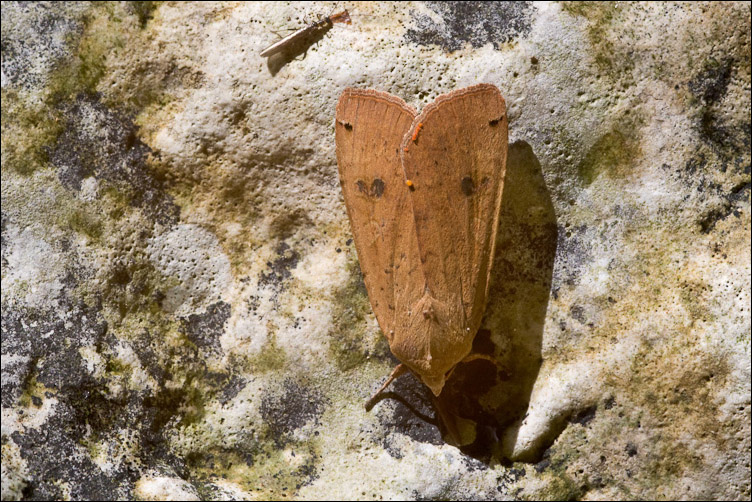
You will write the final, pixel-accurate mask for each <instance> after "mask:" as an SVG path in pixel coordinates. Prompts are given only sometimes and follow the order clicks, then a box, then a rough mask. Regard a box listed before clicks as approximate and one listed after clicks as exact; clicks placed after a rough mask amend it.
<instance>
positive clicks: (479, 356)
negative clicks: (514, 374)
mask: <svg viewBox="0 0 752 502" xmlns="http://www.w3.org/2000/svg"><path fill="white" fill-rule="evenodd" d="M477 359H485V360H486V361H488V362H490V363H494V365H495V366H498V364H497V362H496V359H494V358H493V356H489V355H486V354H479V353H478V352H475V353H470V354H468V355H467V356H465V358H464V359H463V360H462V361H460V363H469V362H470V361H475V360H477Z"/></svg>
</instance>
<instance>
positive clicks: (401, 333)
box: [390, 293, 472, 395]
mask: <svg viewBox="0 0 752 502" xmlns="http://www.w3.org/2000/svg"><path fill="white" fill-rule="evenodd" d="M409 310H410V312H411V315H407V312H405V317H404V318H403V322H402V323H401V326H402V329H400V330H398V331H397V333H395V335H394V338H393V339H392V340H390V347H391V349H392V352H393V353H394V355H395V356H397V358H398V359H399V360H400V361H402V362H403V363H405V364H407V365H408V366H409V367H410V368H411V369H412V370H413V371H414V372H415V373H416V374H418V375H419V376H420V377H421V379H422V380H423V382H424V383H425V384H426V385H428V386H429V387H430V388H431V390H432V391H433V392H434V393H435V394H436V395H438V392H441V388H442V387H443V386H444V382H445V380H446V376H447V374H448V373H449V372H450V371H451V370H452V368H454V366H455V365H456V364H457V363H458V362H459V361H461V360H462V358H464V357H465V356H466V355H467V354H468V353H469V352H470V349H471V347H472V337H468V336H466V333H465V331H466V330H465V328H464V323H463V322H461V321H462V319H463V316H462V313H461V312H455V311H453V310H452V309H450V308H449V307H448V306H447V305H446V304H444V303H442V302H440V301H438V300H436V299H435V298H433V297H432V296H431V295H430V294H429V293H425V294H424V295H423V297H422V298H421V299H420V300H419V301H418V302H416V303H415V304H414V305H413V306H412V307H411V308H410V309H409Z"/></svg>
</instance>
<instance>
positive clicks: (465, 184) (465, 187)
mask: <svg viewBox="0 0 752 502" xmlns="http://www.w3.org/2000/svg"><path fill="white" fill-rule="evenodd" d="M462 193H464V194H465V195H467V196H468V197H470V196H471V195H472V194H473V193H475V183H473V179H472V178H471V177H470V176H465V177H464V178H462Z"/></svg>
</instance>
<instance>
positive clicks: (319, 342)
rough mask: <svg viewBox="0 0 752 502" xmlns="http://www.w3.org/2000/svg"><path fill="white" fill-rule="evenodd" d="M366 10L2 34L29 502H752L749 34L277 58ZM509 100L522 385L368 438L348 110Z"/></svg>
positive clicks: (580, 16) (492, 389)
mask: <svg viewBox="0 0 752 502" xmlns="http://www.w3.org/2000/svg"><path fill="white" fill-rule="evenodd" d="M343 7H349V5H345V4H341V5H339V4H338V5H330V4H326V5H324V4H309V3H299V4H298V3H292V4H289V3H284V4H283V3H280V4H268V3H261V2H258V3H201V2H197V3H157V2H131V3H83V2H82V3H46V2H34V3H26V2H18V3H16V2H5V3H4V4H3V9H2V498H3V500H14V499H53V498H55V499H59V498H71V499H111V498H125V499H150V500H161V499H179V500H189V499H255V498H261V499H265V498H275V499H279V498H300V499H338V498H357V499H379V498H390V499H395V498H396V499H399V498H414V499H426V498H437V499H446V498H458V499H465V498H474V499H492V498H530V499H565V498H566V499H575V498H584V499H607V498H622V499H623V498H643V499H653V498H662V499H666V498H669V499H670V498H674V499H678V498H682V499H686V498H695V499H740V498H749V497H750V463H749V452H750V447H751V446H750V319H751V314H750V259H751V258H752V256H751V253H750V233H751V224H750V176H751V174H750V115H749V111H750V5H749V3H651V4H635V3H595V2H593V3H590V2H585V3H563V4H559V3H526V2H516V3H493V4H487V3H481V2H462V3H461V2H456V3H455V2H426V3H400V4H394V3H384V4H382V3H367V4H357V5H353V6H352V8H351V9H350V14H351V17H352V19H353V24H352V25H349V26H343V25H337V26H335V27H334V28H332V29H331V30H329V32H328V33H326V34H325V35H324V36H319V37H317V38H316V39H314V40H311V41H310V42H308V43H306V44H303V45H298V46H296V47H295V48H294V49H293V50H291V51H290V52H288V53H285V54H282V55H278V56H274V57H272V58H270V59H269V60H268V61H267V60H264V59H262V58H260V57H259V52H260V51H261V50H262V49H263V48H264V47H265V46H266V45H267V44H269V43H271V42H272V41H273V40H275V37H276V35H274V33H273V32H274V31H279V30H282V29H284V28H289V27H300V26H303V25H304V24H305V23H306V22H310V21H311V20H313V19H316V18H317V17H318V16H323V15H327V14H329V13H331V12H332V8H343ZM479 82H490V83H493V84H495V85H497V86H498V87H499V89H501V91H502V93H503V95H504V96H505V98H506V101H507V105H508V108H509V119H510V150H509V161H508V169H507V181H506V185H505V189H504V195H503V203H502V212H501V224H500V229H499V235H498V241H497V242H498V246H497V248H498V250H497V256H496V257H495V262H494V271H493V276H492V284H491V292H490V299H489V305H488V308H487V311H486V315H485V320H484V326H483V328H482V329H481V331H480V332H479V333H478V335H477V337H476V341H475V350H477V351H478V352H481V353H485V354H488V355H490V356H493V358H495V360H496V361H497V366H496V367H494V365H492V364H490V363H488V362H487V361H484V360H479V361H475V362H473V363H469V364H466V365H464V366H460V367H459V368H458V369H457V370H456V372H455V374H454V375H453V377H452V380H450V382H449V384H448V385H447V387H446V389H445V391H444V393H443V394H442V396H441V398H440V399H439V401H433V400H432V399H431V394H430V392H428V391H427V390H426V389H425V388H424V387H423V386H422V385H421V384H420V383H419V382H418V380H416V379H415V378H413V377H412V376H407V377H404V378H403V379H401V380H398V381H397V382H395V384H394V385H393V387H392V388H391V392H390V393H389V394H388V395H387V399H383V400H381V401H379V403H378V404H377V405H376V407H375V408H374V409H373V410H372V411H371V412H370V413H367V412H365V411H364V410H363V403H364V402H365V400H366V398H367V397H368V396H370V395H371V393H372V392H373V391H374V390H375V389H376V388H378V385H379V384H380V383H381V382H382V381H383V379H384V378H385V377H386V375H387V374H388V373H389V371H390V370H391V367H392V366H393V365H394V364H395V360H394V359H393V358H392V356H391V355H390V353H389V350H388V346H387V345H386V342H385V341H384V339H383V337H382V335H381V334H380V332H379V329H378V326H377V324H376V321H375V319H374V317H373V314H372V312H371V308H370V305H369V303H368V297H367V294H366V291H365V288H364V285H363V281H362V278H361V276H360V272H359V267H358V262H357V256H356V254H355V249H354V247H353V244H352V239H351V232H350V228H349V226H348V221H347V216H346V212H345V208H344V204H343V201H342V197H341V193H340V189H339V181H338V177H337V169H336V164H335V155H334V129H333V114H334V106H335V103H336V101H337V99H338V97H339V94H340V92H341V91H342V90H343V89H344V88H345V87H349V86H355V87H370V88H376V89H380V90H383V91H387V92H390V93H392V94H396V95H398V96H402V97H403V98H405V99H406V100H407V102H408V103H410V104H412V105H415V106H416V107H422V106H423V105H425V104H426V103H428V102H430V101H432V100H433V99H434V98H435V97H436V96H437V95H439V94H441V93H444V92H448V91H451V90H453V89H457V88H460V87H464V86H467V85H472V84H475V83H479ZM439 411H440V413H439ZM450 422H451V424H452V425H453V426H454V427H455V428H456V430H457V431H459V433H460V437H459V438H455V440H457V441H459V442H460V443H461V444H459V445H451V444H448V443H447V441H448V440H449V435H448V434H447V424H448V423H450Z"/></svg>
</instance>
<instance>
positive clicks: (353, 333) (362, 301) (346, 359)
mask: <svg viewBox="0 0 752 502" xmlns="http://www.w3.org/2000/svg"><path fill="white" fill-rule="evenodd" d="M347 269H348V272H349V275H348V277H349V279H348V281H347V283H346V284H345V285H344V286H342V287H341V288H339V289H338V290H336V291H335V293H334V296H333V299H332V303H333V304H334V312H333V314H332V325H333V327H332V331H331V332H330V337H331V338H330V342H329V353H330V354H331V355H332V358H333V360H334V362H335V364H336V365H337V367H338V368H339V369H340V370H341V371H347V370H350V369H352V368H354V367H356V366H358V365H360V364H362V363H363V362H365V361H366V359H367V358H368V357H369V355H370V354H369V350H368V346H369V344H368V339H369V338H370V337H372V336H373V335H374V333H372V332H371V331H370V330H369V328H368V323H367V317H366V316H367V315H368V313H369V312H370V311H371V304H370V303H369V301H368V292H367V291H366V287H365V284H364V283H363V276H362V275H361V272H360V265H358V262H357V261H355V260H350V261H349V262H348V264H347ZM378 336H379V337H380V338H383V337H382V336H381V334H380V333H378ZM380 341H383V340H380ZM385 345H386V342H385V341H384V343H383V344H380V345H377V349H376V354H374V355H376V356H377V357H380V356H384V355H385V354H386V350H388V349H386V347H385Z"/></svg>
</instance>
